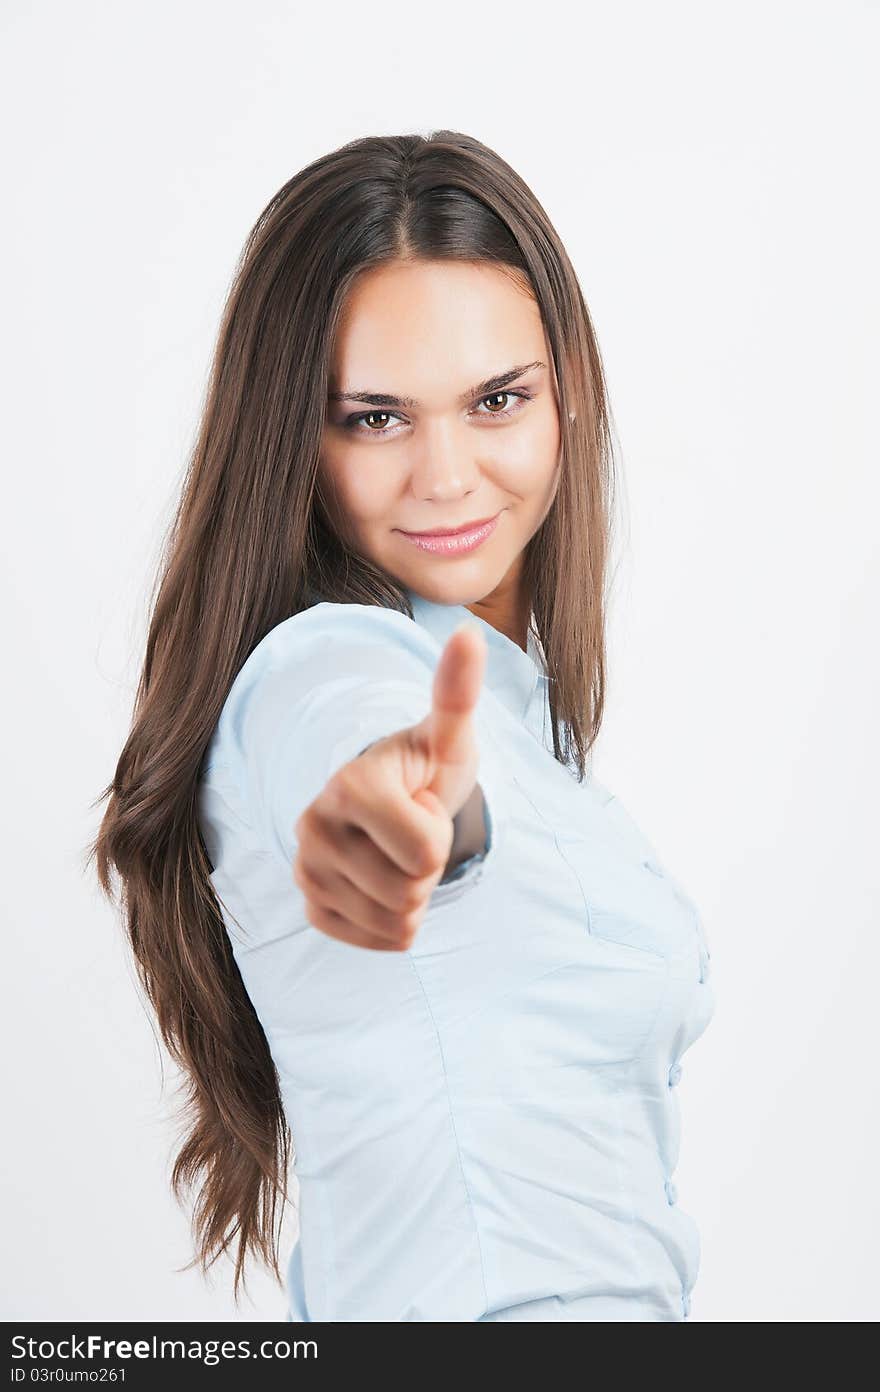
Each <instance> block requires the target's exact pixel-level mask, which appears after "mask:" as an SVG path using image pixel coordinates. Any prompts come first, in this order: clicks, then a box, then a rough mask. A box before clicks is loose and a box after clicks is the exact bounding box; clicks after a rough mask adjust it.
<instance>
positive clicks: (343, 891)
mask: <svg viewBox="0 0 880 1392" xmlns="http://www.w3.org/2000/svg"><path fill="white" fill-rule="evenodd" d="M294 879H295V880H296V882H297V884H298V885H299V887H300V889H301V890H302V891H303V894H304V896H305V898H306V900H307V902H308V903H310V904H313V905H316V906H317V907H318V908H320V909H325V910H329V911H331V912H333V913H335V914H338V915H340V916H341V917H342V918H345V919H347V920H348V922H349V923H351V924H353V925H355V926H356V927H358V928H360V929H363V930H364V932H367V933H371V934H373V935H374V936H376V937H378V938H382V939H383V940H384V941H385V942H389V943H400V942H402V941H403V939H404V938H411V937H412V934H413V933H414V932H415V931H416V929H417V928H418V926H419V923H420V922H421V914H422V911H423V909H424V907H425V905H424V903H423V902H422V901H421V900H420V901H419V902H418V904H416V903H414V902H413V903H412V904H411V907H410V908H409V909H408V911H407V912H406V913H399V912H397V911H395V910H394V909H389V908H387V907H386V906H385V905H384V904H379V903H377V901H376V900H375V899H372V898H370V896H369V895H368V894H364V892H363V890H360V889H358V888H357V886H356V885H354V884H352V882H351V880H349V879H348V878H347V876H345V875H343V874H341V873H340V872H339V871H338V870H334V869H331V868H330V867H329V866H326V865H322V866H321V870H320V873H315V872H314V871H312V870H311V869H310V868H309V866H308V864H307V863H302V862H301V861H297V863H296V866H295V872H294ZM411 897H412V896H411Z"/></svg>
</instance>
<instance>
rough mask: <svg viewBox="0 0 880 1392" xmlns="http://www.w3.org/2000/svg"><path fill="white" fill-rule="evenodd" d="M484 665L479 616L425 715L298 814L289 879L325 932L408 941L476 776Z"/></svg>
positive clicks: (448, 654) (368, 941)
mask: <svg viewBox="0 0 880 1392" xmlns="http://www.w3.org/2000/svg"><path fill="white" fill-rule="evenodd" d="M485 664H486V640H485V638H484V636H483V634H482V633H481V632H480V631H479V629H478V628H477V626H476V624H465V625H463V626H462V627H460V628H458V629H456V630H455V632H454V633H452V634H451V635H450V637H449V638H448V640H447V642H446V645H445V647H444V649H443V651H442V653H441V655H440V658H439V661H438V663H437V668H436V671H435V673H434V681H433V687H432V699H431V709H430V711H429V712H428V714H427V715H426V716H425V718H424V720H421V721H419V723H418V724H417V725H412V726H409V727H408V728H406V729H403V730H399V731H397V732H396V733H395V734H393V735H388V736H386V737H385V738H384V739H380V740H378V741H377V742H376V743H375V744H372V745H370V747H369V748H368V749H366V750H365V751H364V752H363V753H361V754H359V755H358V756H357V758H356V759H352V760H350V762H349V763H347V764H343V765H342V767H341V768H340V769H338V770H337V771H336V773H335V774H334V775H333V776H332V778H330V779H329V781H328V783H327V785H326V787H325V788H324V790H323V791H322V792H321V793H320V794H319V795H318V797H316V798H315V799H314V801H313V802H311V803H310V804H309V806H308V807H307V808H306V809H305V811H304V812H303V813H302V815H301V816H300V817H299V818H298V820H297V822H296V824H295V827H294V831H295V833H296V836H297V841H298V847H297V853H296V856H295V857H294V861H293V878H294V881H295V882H296V884H297V885H298V886H299V888H300V889H301V890H302V892H303V895H304V896H305V906H306V915H307V917H308V920H309V922H310V923H311V924H312V925H313V926H314V927H315V928H320V929H321V931H322V932H324V933H327V934H328V935H329V936H330V937H331V938H339V939H340V940H341V941H342V942H349V943H353V944H354V945H355V946H357V947H372V948H376V949H378V950H380V951H386V952H389V951H391V952H393V951H405V950H406V949H407V948H408V947H409V946H410V944H411V943H412V941H413V938H414V937H415V934H416V931H417V929H418V927H419V924H420V923H421V921H422V917H423V915H424V912H425V909H426V907H427V904H428V901H429V899H430V897H431V894H432V892H433V890H434V888H435V886H436V885H437V883H438V881H439V880H440V879H441V877H442V875H443V871H444V870H445V868H446V865H447V862H448V860H449V855H450V850H451V848H452V841H453V834H454V826H453V821H454V818H455V816H456V815H457V813H458V812H459V811H460V809H461V808H462V807H463V806H464V804H465V803H466V802H467V801H468V799H469V797H470V796H471V794H472V792H473V790H474V787H475V785H476V781H477V770H478V766H479V750H478V748H477V740H476V732H475V728H474V719H473V712H474V707H475V706H476V704H477V700H478V698H479V694H480V687H481V685H482V681H483V675H484V672H485Z"/></svg>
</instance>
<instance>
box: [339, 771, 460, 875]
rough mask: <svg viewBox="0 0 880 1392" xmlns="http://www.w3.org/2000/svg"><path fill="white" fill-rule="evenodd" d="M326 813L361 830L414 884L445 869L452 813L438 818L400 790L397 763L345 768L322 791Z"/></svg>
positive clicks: (450, 844)
mask: <svg viewBox="0 0 880 1392" xmlns="http://www.w3.org/2000/svg"><path fill="white" fill-rule="evenodd" d="M323 802H324V811H325V813H326V814H327V815H329V816H331V817H335V818H337V819H338V820H339V821H340V822H343V823H348V824H350V825H352V826H355V827H360V828H361V829H362V830H363V831H364V832H366V834H367V836H369V838H370V840H371V841H373V842H374V843H375V845H376V846H378V848H379V850H380V851H384V853H385V855H386V856H387V857H388V859H389V860H390V861H391V862H392V863H393V864H394V865H396V866H397V868H398V869H399V870H402V871H403V872H404V873H405V874H407V875H411V876H413V877H414V878H416V879H420V878H422V876H425V875H431V874H433V873H434V872H435V871H436V870H437V869H440V868H441V867H442V866H445V864H446V861H447V860H448V858H449V851H450V849H451V846H452V837H453V832H454V829H453V825H452V819H451V817H449V815H448V813H446V812H444V813H443V815H442V816H437V815H435V814H434V813H433V812H430V811H429V810H428V809H427V808H426V807H423V806H422V805H421V804H420V803H418V802H416V801H415V800H414V798H413V797H412V796H411V795H410V794H409V793H408V792H407V791H406V788H405V787H403V786H402V784H401V779H400V772H399V759H391V760H389V761H388V763H387V764H385V763H382V762H381V761H379V760H378V759H377V760H376V761H375V762H374V763H373V764H371V765H359V763H358V762H357V761H355V762H354V763H350V764H345V765H343V767H342V768H341V769H340V770H339V771H338V772H337V773H336V774H334V776H333V777H332V778H331V779H330V782H329V783H328V784H327V787H326V788H325V790H324V798H323Z"/></svg>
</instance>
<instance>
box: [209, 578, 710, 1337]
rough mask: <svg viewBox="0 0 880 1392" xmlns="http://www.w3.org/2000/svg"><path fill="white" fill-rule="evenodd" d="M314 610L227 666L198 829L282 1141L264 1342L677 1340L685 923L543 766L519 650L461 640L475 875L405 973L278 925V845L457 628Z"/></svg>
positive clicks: (428, 916) (684, 1228)
mask: <svg viewBox="0 0 880 1392" xmlns="http://www.w3.org/2000/svg"><path fill="white" fill-rule="evenodd" d="M410 599H411V602H412V604H413V609H414V614H415V619H416V622H415V623H413V622H412V621H411V620H410V619H409V618H407V617H406V615H404V614H401V613H399V612H396V611H393V610H388V609H384V608H379V607H374V606H370V605H359V604H354V605H352V604H332V603H326V602H322V603H318V604H316V605H314V606H313V607H312V608H310V609H307V610H305V611H304V612H302V613H300V614H296V615H294V616H293V617H291V618H289V619H286V620H285V621H284V622H283V623H280V624H278V625H277V626H276V627H275V628H274V629H272V630H271V632H270V633H268V634H267V635H266V636H265V637H264V638H263V639H262V641H261V642H260V643H259V644H258V645H257V647H256V648H255V649H254V651H253V652H252V653H251V655H250V656H249V658H248V659H247V661H246V662H245V664H244V666H243V667H242V669H241V671H240V672H239V674H238V676H237V677H236V679H235V682H234V683H233V686H232V688H231V690H230V692H229V695H228V697H227V700H226V702H225V705H224V707H223V710H222V713H221V716H220V719H219V721H218V724H217V727H216V730H215V732H214V735H213V737H212V740H211V743H210V746H209V748H208V750H207V753H206V757H205V761H204V764H203V773H202V779H201V782H200V785H199V802H198V808H199V817H200V825H201V828H202V833H203V837H204V840H205V844H206V847H207V849H208V854H209V856H210V858H211V863H212V865H213V867H214V869H213V874H212V876H211V879H212V883H213V886H214V889H215V891H216V893H217V895H218V897H219V899H220V902H221V908H222V912H223V918H224V922H225V925H226V930H227V932H228V935H229V938H230V942H231V945H232V951H233V953H234V956H235V960H236V963H237V965H238V967H239V970H240V972H241V976H242V980H243V982H244V985H245V989H246V990H247V993H248V995H249V996H250V999H251V1001H252V1002H253V1005H254V1008H255V1010H256V1012H257V1015H258V1017H259V1019H260V1022H261V1024H262V1027H263V1029H264V1031H265V1035H266V1039H267V1041H268V1045H269V1048H270V1050H271V1053H272V1057H273V1059H274V1061H275V1064H276V1066H277V1070H278V1075H279V1079H280V1088H281V1094H282V1100H283V1104H284V1108H285V1114H286V1117H287V1120H288V1122H289V1125H290V1128H291V1132H292V1135H293V1143H294V1149H295V1158H294V1170H295V1174H296V1176H297V1179H298V1184H299V1236H298V1238H297V1241H296V1243H295V1245H294V1248H293V1252H292V1255H291V1257H290V1261H289V1264H288V1267H287V1296H288V1301H289V1306H290V1315H289V1318H290V1319H292V1320H293V1321H397V1320H419V1321H453V1320H486V1321H496V1320H502V1321H507V1320H535V1321H545V1320H615V1321H616V1320H682V1319H685V1318H686V1317H687V1314H688V1310H689V1303H690V1293H691V1290H692V1288H693V1285H694V1281H695V1279H696V1276H697V1270H698V1265H699V1258H700V1242H699V1236H698V1231H697V1227H696V1224H695V1222H694V1220H693V1218H692V1217H691V1216H690V1215H689V1214H688V1213H686V1212H685V1211H684V1209H683V1208H682V1207H681V1205H680V1204H679V1203H678V1196H677V1192H676V1186H675V1182H674V1179H673V1172H674V1170H675V1167H676V1164H677V1162H678V1154H679V1139H680V1118H679V1103H678V1098H677V1096H676V1091H675V1088H676V1084H677V1083H678V1080H679V1078H680V1076H681V1057H682V1055H683V1054H684V1052H685V1050H686V1049H687V1048H688V1047H689V1046H690V1045H691V1044H692V1043H693V1042H694V1041H695V1040H696V1039H697V1038H698V1037H699V1036H700V1035H701V1034H702V1032H703V1030H704V1029H705V1027H706V1025H707V1024H708V1022H709V1020H710V1018H711V1016H712V1013H713V1009H714V999H713V994H712V987H711V985H710V983H709V979H708V971H709V950H708V947H707V943H706V935H705V932H704V929H703V925H702V922H701V919H700V915H699V912H698V910H697V908H696V906H695V905H694V903H693V902H692V900H691V899H690V898H689V897H688V896H687V894H686V893H685V892H684V890H683V889H682V888H681V886H680V885H679V884H678V883H677V882H676V881H675V880H674V879H673V878H672V876H671V875H670V874H669V872H668V871H667V870H666V868H665V867H664V866H663V865H661V864H660V862H659V860H658V857H657V855H656V853H655V851H654V849H653V847H652V846H651V845H650V844H649V842H648V841H647V839H646V838H645V836H644V835H643V834H642V832H641V831H640V830H639V829H638V827H637V826H636V825H635V823H634V822H633V820H632V818H631V817H630V816H629V814H628V813H627V811H626V810H625V809H624V807H623V806H622V805H621V803H620V801H619V800H618V799H617V798H616V797H614V796H613V795H612V794H610V793H609V792H608V791H607V789H605V788H604V787H603V786H602V785H601V784H600V783H599V782H598V781H597V780H596V778H595V777H593V776H592V775H591V774H588V777H587V778H586V780H585V781H584V782H583V783H581V784H579V783H578V782H577V779H576V776H575V773H574V772H573V771H572V770H571V769H569V768H567V767H566V766H564V765H563V764H560V763H559V762H558V761H557V760H556V759H555V758H554V757H553V753H552V748H553V745H552V736H551V733H550V712H549V703H548V682H549V678H548V676H547V674H546V670H545V665H544V660H543V654H542V652H541V649H540V644H539V643H538V642H537V641H536V640H535V639H534V638H533V637H530V640H529V651H528V652H524V651H523V650H522V649H521V648H520V647H519V646H518V645H517V644H516V643H514V642H512V641H511V640H510V639H508V638H506V637H505V636H504V635H503V634H501V633H499V632H498V631H497V630H496V629H494V628H493V627H492V626H491V625H490V624H488V623H485V622H484V621H483V620H481V619H476V620H475V622H477V623H478V624H480V626H481V627H482V629H483V632H484V633H485V636H486V640H487V645H488V655H487V657H488V660H487V666H486V677H485V681H484V684H483V688H482V691H481V695H480V699H479V702H478V705H477V708H476V712H475V720H476V729H477V738H478V743H479V750H480V765H479V773H478V778H479V782H480V784H481V786H482V789H483V793H484V797H485V801H486V807H487V812H488V818H487V824H488V831H489V841H488V849H487V851H486V853H485V855H483V856H476V857H473V858H472V859H471V860H470V861H468V862H466V863H465V865H463V866H461V867H459V873H458V874H457V875H456V876H454V877H453V878H452V879H450V880H449V881H448V882H446V883H440V884H439V885H438V886H437V887H436V889H435V890H434V893H433V895H432V898H431V900H430V903H429V905H428V908H427V911H426V913H425V916H424V919H423V921H422V924H421V927H420V928H419V930H418V932H417V934H416V937H415V939H414V941H413V944H412V946H411V947H410V949H409V950H408V951H406V952H379V951H372V950H370V949H367V948H360V947H354V946H352V945H350V944H347V943H342V942H340V941H338V940H337V939H335V938H330V937H328V936H327V935H326V934H325V933H322V932H321V931H319V930H318V929H317V928H315V927H313V926H312V925H311V924H310V923H309V922H308V921H307V919H306V918H305V914H304V909H303V897H302V893H301V891H300V890H299V888H298V887H297V885H296V884H295V883H294V881H293V878H292V874H291V866H292V862H293V858H294V853H295V849H296V841H295V837H294V833H293V826H294V823H295V822H296V820H297V818H298V817H299V815H300V813H301V812H302V811H303V809H304V808H305V807H306V806H307V805H308V803H310V802H311V801H312V800H313V799H314V798H315V797H316V796H317V795H318V793H319V792H320V791H321V789H322V788H323V787H324V785H325V783H326V782H327V779H328V778H329V777H330V775H331V774H332V773H334V772H335V770H336V769H337V768H339V767H340V766H341V765H342V764H343V763H346V762H348V760H350V759H353V758H354V757H355V756H356V755H357V754H358V753H359V752H360V751H361V750H362V749H363V748H364V747H365V746H366V745H367V744H369V743H371V742H372V741H373V740H375V739H379V738H381V737H382V736H383V735H386V734H390V733H391V732H392V731H394V730H397V729H400V728H402V727H403V726H405V725H411V724H414V723H415V722H416V721H418V720H421V719H422V718H423V716H424V715H425V714H426V713H427V711H428V709H429V708H430V702H431V682H432V678H433V673H434V669H435V667H436V664H437V659H438V657H439V655H440V651H441V649H442V647H443V645H444V643H445V641H446V639H447V637H448V636H449V634H450V633H451V632H452V630H453V629H454V628H455V627H456V625H457V624H458V623H460V622H461V621H462V619H465V618H473V616H472V615H471V614H470V612H469V611H468V610H467V609H466V608H465V607H464V606H459V605H452V606H448V605H440V604H435V603H433V602H430V601H427V600H425V599H423V598H422V597H421V596H419V595H416V594H415V593H411V594H410Z"/></svg>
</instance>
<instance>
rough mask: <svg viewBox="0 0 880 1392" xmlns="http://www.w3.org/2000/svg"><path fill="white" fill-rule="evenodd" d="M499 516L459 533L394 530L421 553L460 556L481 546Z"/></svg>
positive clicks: (497, 514)
mask: <svg viewBox="0 0 880 1392" xmlns="http://www.w3.org/2000/svg"><path fill="white" fill-rule="evenodd" d="M500 516H501V513H500V512H498V513H496V514H495V516H494V517H490V518H489V520H488V522H478V523H476V524H473V525H471V526H470V527H467V528H466V529H465V530H464V531H460V532H445V533H444V532H405V531H403V530H402V528H400V527H398V528H397V529H396V530H397V531H399V532H400V535H401V536H404V537H406V539H407V541H411V542H412V544H413V545H414V546H418V547H419V549H420V550H422V551H431V552H432V553H433V554H434V555H435V556H460V555H462V554H463V553H464V552H467V551H475V550H476V548H477V547H478V546H481V545H482V544H483V542H484V541H485V540H486V538H487V537H490V536H491V535H492V533H493V532H494V530H495V528H496V526H497V525H498V518H499V517H500Z"/></svg>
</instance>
